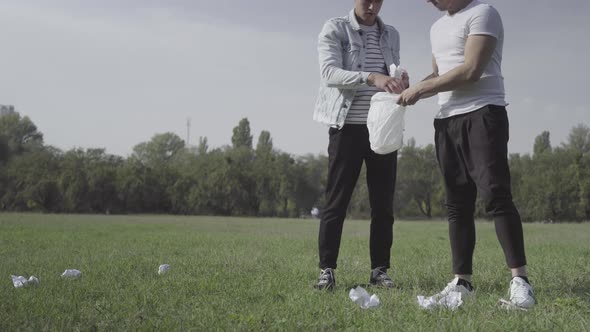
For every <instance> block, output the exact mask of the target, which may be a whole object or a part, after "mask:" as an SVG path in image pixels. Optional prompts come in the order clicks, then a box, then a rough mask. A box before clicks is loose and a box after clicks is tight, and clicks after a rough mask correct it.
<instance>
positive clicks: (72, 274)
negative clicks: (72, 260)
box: [61, 269, 82, 279]
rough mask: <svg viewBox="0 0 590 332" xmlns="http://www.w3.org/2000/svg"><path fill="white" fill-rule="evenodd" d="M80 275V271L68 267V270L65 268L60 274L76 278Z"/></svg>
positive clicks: (63, 276)
mask: <svg viewBox="0 0 590 332" xmlns="http://www.w3.org/2000/svg"><path fill="white" fill-rule="evenodd" d="M81 275H82V272H80V271H79V270H75V269H68V270H65V271H64V273H62V274H61V277H62V278H70V279H76V278H79V277H80V276H81Z"/></svg>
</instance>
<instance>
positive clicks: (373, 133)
mask: <svg viewBox="0 0 590 332" xmlns="http://www.w3.org/2000/svg"><path fill="white" fill-rule="evenodd" d="M389 72H390V73H391V75H392V76H393V77H395V78H401V76H402V73H403V72H404V70H403V69H402V68H401V67H396V66H395V65H391V67H390V71H389ZM398 99H399V95H396V94H391V93H389V92H378V93H376V94H374V95H373V97H372V98H371V106H370V108H369V114H368V116H367V128H368V129H369V142H370V143H371V150H373V151H374V152H375V153H377V154H388V153H392V152H394V151H397V150H399V149H400V148H401V147H402V146H403V144H404V142H403V137H404V127H405V119H404V118H405V114H406V108H405V107H404V106H401V105H398V104H397V101H398Z"/></svg>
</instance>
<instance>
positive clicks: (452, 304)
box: [418, 292, 463, 311]
mask: <svg viewBox="0 0 590 332" xmlns="http://www.w3.org/2000/svg"><path fill="white" fill-rule="evenodd" d="M461 304H463V300H462V299H461V293H460V292H450V293H449V294H447V295H445V296H443V297H441V298H437V297H436V296H430V297H424V296H421V295H418V305H419V306H420V307H421V308H422V309H426V310H431V309H436V308H445V309H450V310H453V311H454V310H457V308H459V307H460V306H461Z"/></svg>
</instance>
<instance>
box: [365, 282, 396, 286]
mask: <svg viewBox="0 0 590 332" xmlns="http://www.w3.org/2000/svg"><path fill="white" fill-rule="evenodd" d="M369 284H370V285H371V286H375V287H379V288H395V284H392V285H391V286H387V285H383V284H379V283H377V282H374V281H369Z"/></svg>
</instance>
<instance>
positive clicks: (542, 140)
mask: <svg viewBox="0 0 590 332" xmlns="http://www.w3.org/2000/svg"><path fill="white" fill-rule="evenodd" d="M533 151H534V154H535V156H538V155H541V154H543V153H551V140H550V139H549V132H548V131H544V132H542V133H541V134H540V135H539V136H537V137H536V138H535V145H534V147H533Z"/></svg>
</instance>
